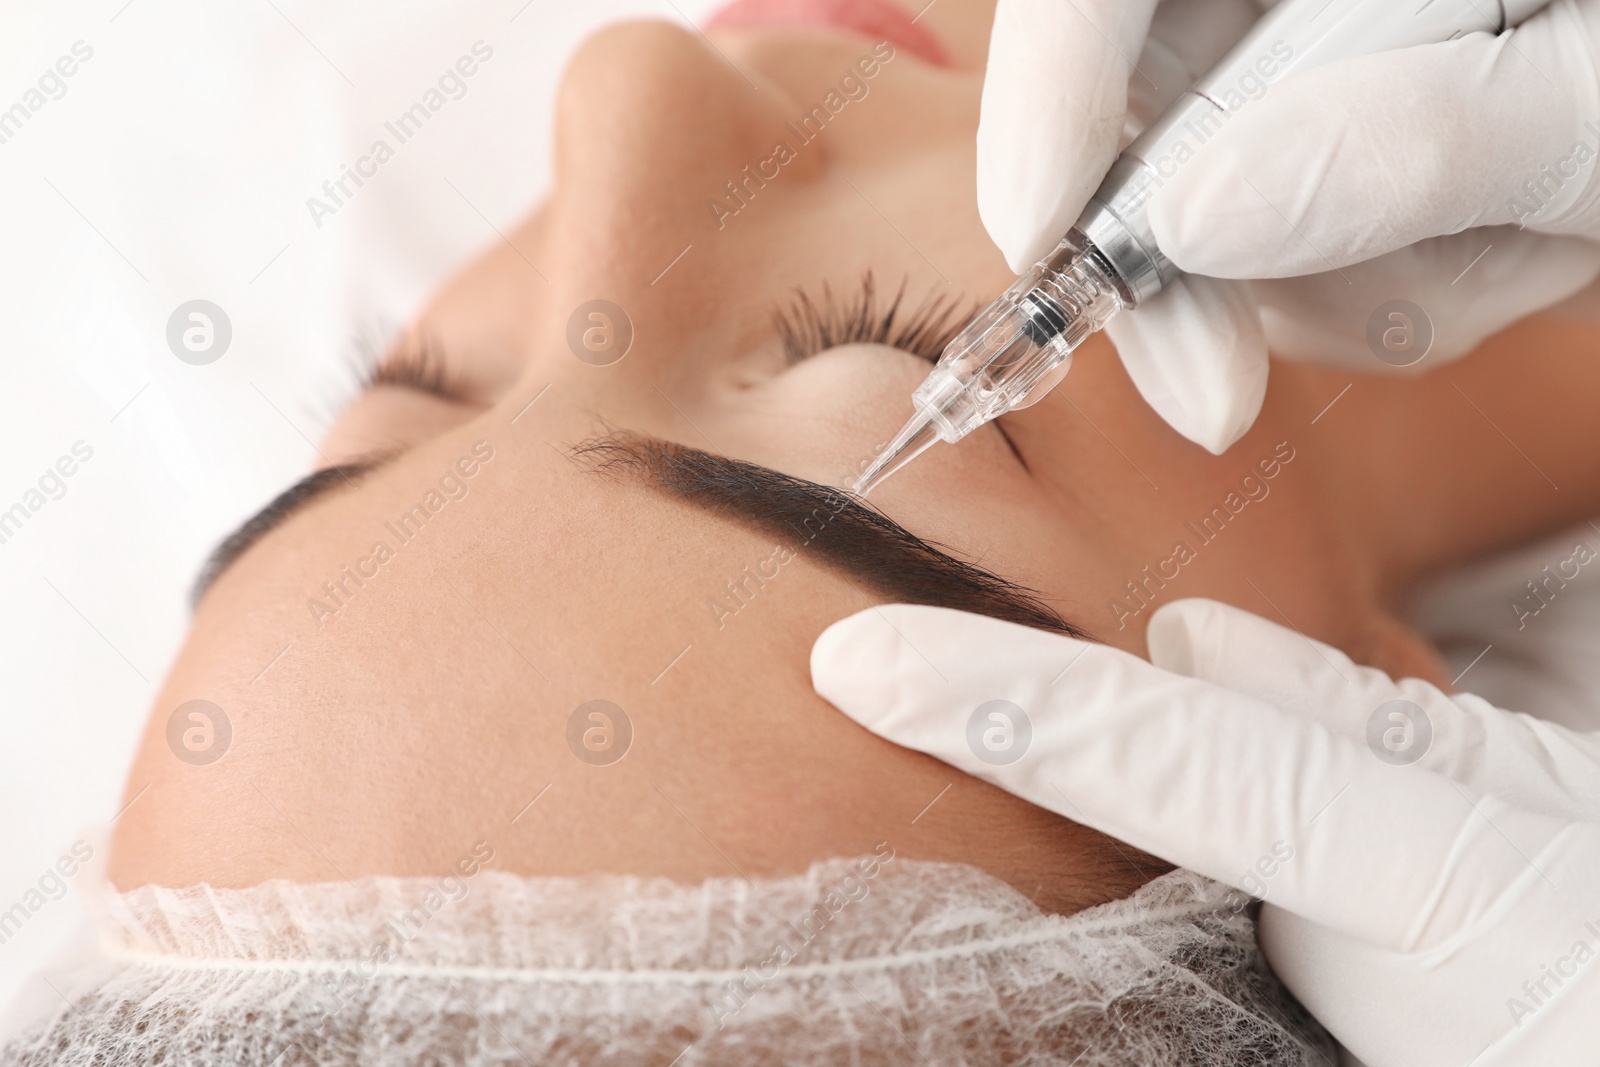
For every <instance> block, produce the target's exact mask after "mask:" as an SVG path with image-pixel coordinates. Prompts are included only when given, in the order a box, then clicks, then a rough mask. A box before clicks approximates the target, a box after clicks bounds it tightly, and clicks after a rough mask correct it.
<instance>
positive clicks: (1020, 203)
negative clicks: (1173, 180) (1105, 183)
mask: <svg viewBox="0 0 1600 1067" xmlns="http://www.w3.org/2000/svg"><path fill="white" fill-rule="evenodd" d="M1155 5H1156V0H1073V2H1071V3H1067V2H1064V0H1000V3H999V5H998V6H997V7H996V9H995V16H994V29H993V31H992V33H991V36H990V39H989V62H988V70H987V73H986V74H985V77H984V82H983V99H982V106H981V110H980V112H979V118H978V214H979V216H980V217H982V219H983V224H984V226H985V227H986V228H987V229H988V231H989V236H990V237H992V238H993V239H994V242H995V244H997V245H998V246H999V247H1000V251H1001V252H1002V253H1004V255H1005V257H1006V262H1007V263H1009V264H1010V265H1011V269H1012V270H1013V271H1015V272H1016V273H1018V274H1021V273H1023V272H1024V271H1025V270H1027V269H1028V268H1029V267H1031V266H1032V265H1033V264H1034V263H1035V262H1037V261H1038V260H1040V259H1042V258H1043V257H1044V256H1045V254H1046V253H1048V252H1049V251H1050V250H1051V249H1052V248H1054V247H1055V246H1056V244H1057V243H1059V242H1060V240H1061V238H1062V237H1063V236H1065V234H1066V232H1067V230H1068V228H1070V227H1071V226H1072V224H1073V223H1074V222H1076V221H1077V218H1078V215H1079V214H1080V213H1081V212H1082V211H1083V206H1084V205H1085V204H1087V203H1088V202H1089V196H1090V194H1091V193H1093V192H1094V190H1095V189H1096V187H1098V186H1099V184H1100V180H1101V178H1103V177H1104V176H1105V173H1106V170H1107V169H1108V168H1109V167H1110V166H1111V162H1112V160H1113V159H1115V158H1116V154H1117V150H1118V147H1119V137H1120V135H1121V133H1122V124H1123V114H1124V111H1125V110H1126V108H1127V96H1128V76H1129V75H1130V74H1131V73H1132V72H1133V64H1134V62H1135V61H1136V60H1137V58H1138V55H1139V51H1140V49H1141V47H1142V46H1143V44H1144V37H1145V33H1146V31H1147V30H1148V29H1149V27H1150V15H1151V12H1152V11H1154V9H1155Z"/></svg>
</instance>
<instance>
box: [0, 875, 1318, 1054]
mask: <svg viewBox="0 0 1600 1067" xmlns="http://www.w3.org/2000/svg"><path fill="white" fill-rule="evenodd" d="M1249 903H1250V901H1249V898H1248V897H1245V896H1243V895H1242V894H1239V893H1237V892H1234V891H1233V890H1230V889H1228V888H1226V887H1224V886H1221V885H1218V884H1217V883H1214V882H1211V881H1208V880H1206V879H1204V878H1201V877H1199V876H1198V875H1195V874H1192V873H1189V872H1187V871H1177V872H1174V873H1172V874H1169V875H1166V876H1165V877H1163V878H1160V879H1157V880H1156V881H1154V882H1152V883H1150V884H1149V885H1147V886H1145V887H1144V888H1143V889H1141V890H1140V891H1139V892H1137V893H1135V894H1134V895H1133V896H1132V897H1130V898H1128V899H1126V900H1120V901H1116V902H1113V903H1110V904H1105V905H1102V906H1100V907H1097V908H1093V909H1091V910H1089V911H1085V912H1081V913H1079V914H1077V915H1073V916H1070V917H1060V916H1052V915H1047V914H1045V913H1043V912H1041V911H1040V910H1039V909H1038V908H1037V907H1036V906H1035V905H1033V904H1032V903H1031V902H1030V901H1028V900H1027V899H1026V898H1025V897H1023V896H1022V895H1021V894H1019V893H1017V892H1016V891H1015V890H1013V889H1011V888H1010V887H1009V886H1007V885H1005V884H1004V883H1002V882H1000V881H998V880H996V879H994V878H992V877H990V876H989V875H987V874H984V873H982V872H980V871H978V870H976V869H974V868H971V867H966V866H961V865H951V864H932V863H920V862H914V861H911V860H906V859H896V858H894V855H893V852H892V850H880V855H877V856H873V857H868V858H865V859H859V860H830V861H827V862H823V863H818V864H816V865H814V866H813V867H812V868H811V869H810V870H809V871H808V872H807V873H806V874H804V875H801V876H796V877H790V878H779V879H772V880H763V881H757V882H746V881H744V880H742V879H714V880H711V881H708V882H706V883H704V884H703V885H700V886H683V885H678V884H675V883H672V882H668V881H665V880H661V879H640V878H631V877H620V876H602V877H591V878H582V879H577V878H523V877H518V876H513V875H509V874H505V873H501V872H497V871H493V870H481V871H479V872H478V873H476V874H475V875H474V876H472V877H450V878H445V879H437V880H435V879H414V878H406V879H401V878H366V879H361V880H359V881H356V882H354V883H323V884H311V885H304V884H295V883H291V882H283V881H276V882H269V883H266V884H263V885H260V886H256V887H253V888H249V889H217V888H213V887H210V886H206V885H199V886H191V887H188V888H184V889H162V888H157V887H145V888H143V889H139V890H136V891H133V892H130V893H121V894H118V893H106V894H105V895H104V896H103V897H102V898H101V899H100V901H99V904H98V910H99V911H100V912H101V917H100V923H99V925H100V928H101V929H100V934H101V949H100V952H99V953H98V955H97V957H96V958H95V959H94V960H93V961H92V962H90V963H88V964H87V965H85V966H82V967H80V968H78V969H76V970H75V971H73V972H70V974H69V975H68V977H67V978H66V982H65V984H63V980H62V978H61V977H60V976H56V977H55V978H54V979H53V980H54V981H55V984H56V986H57V987H58V988H59V989H60V990H61V992H62V994H63V999H58V1000H57V1001H56V1010H55V1011H54V1012H53V1014H46V1015H44V1016H42V1017H39V1018H36V1019H34V1020H33V1021H32V1022H31V1023H30V1024H28V1025H27V1026H25V1027H24V1028H23V1029H21V1030H19V1031H16V1032H15V1033H14V1034H13V1036H12V1037H11V1038H10V1039H9V1040H8V1041H7V1042H6V1044H5V1047H4V1049H3V1050H0V1062H3V1063H5V1064H8V1065H9V1064H59V1065H76V1064H96V1065H116V1064H172V1065H190V1064H241V1065H242V1064H251V1065H261V1067H267V1065H275V1067H301V1065H310V1064H317V1065H333V1064H339V1065H345V1064H349V1065H355V1064H360V1065H363V1067H388V1065H398V1064H466V1065H478V1064H508V1065H510V1064H516V1065H522V1067H526V1065H535V1064H536V1065H539V1067H564V1065H573V1067H577V1065H584V1067H598V1065H612V1064H618V1065H621V1064H627V1065H630V1067H634V1065H640V1064H657V1065H660V1067H668V1065H669V1064H670V1065H672V1067H703V1065H709V1064H719V1065H720V1064H760V1065H771V1064H784V1065H788V1067H808V1065H813V1064H815V1065H822V1064H827V1065H840V1064H857V1065H865V1064H891V1063H893V1064H899V1063H906V1064H929V1065H938V1067H945V1065H958V1064H959V1065H966V1064H972V1065H978V1064H983V1065H993V1064H1038V1065H1044V1064H1059V1065H1062V1067H1066V1065H1069V1064H1071V1065H1074V1067H1108V1065H1112V1064H1116V1065H1133V1064H1137V1065H1140V1067H1148V1065H1156V1064H1207V1065H1219V1067H1227V1065H1243V1064H1249V1065H1252V1067H1258V1065H1266V1064H1332V1063H1333V1062H1334V1059H1333V1046H1332V1044H1331V1042H1330V1040H1329V1039H1328V1037H1327V1035H1326V1034H1324V1033H1323V1032H1322V1031H1321V1030H1320V1029H1319V1028H1317V1026H1316V1025H1315V1024H1314V1023H1313V1022H1312V1021H1311V1020H1310V1019H1309V1017H1308V1016H1307V1015H1306V1014H1305V1012H1304V1011H1303V1009H1301V1008H1300V1007H1299V1006H1298V1005H1296V1004H1295V1003H1294V1002H1293V1000H1292V999H1291V998H1290V996H1289V994H1288V993H1287V992H1286V991H1285V990H1284V989H1283V988H1282V987H1281V986H1280V985H1279V984H1278V983H1277V982H1276V980H1275V979H1274V978H1273V977H1272V975H1271V974H1270V972H1269V971H1268V970H1267V969H1266V966H1265V964H1264V963H1263V961H1262V959H1261V956H1260V953H1259V951H1258V949H1257V947H1256V940H1255V924H1254V923H1253V921H1252V920H1251V917H1250V913H1249ZM63 1000H64V1001H65V1002H63Z"/></svg>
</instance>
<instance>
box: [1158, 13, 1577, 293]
mask: <svg viewBox="0 0 1600 1067" xmlns="http://www.w3.org/2000/svg"><path fill="white" fill-rule="evenodd" d="M1569 4H1570V0H1555V3H1554V4H1552V7H1551V9H1549V10H1547V11H1546V12H1544V13H1541V15H1539V16H1537V17H1536V18H1535V19H1534V20H1533V21H1532V22H1530V23H1529V24H1528V25H1526V26H1524V27H1521V28H1519V29H1518V30H1517V31H1515V32H1514V33H1512V34H1503V35H1501V36H1499V37H1493V36H1490V35H1488V34H1482V33H1477V34H1470V35H1468V36H1466V37H1462V38H1459V39H1457V40H1454V41H1449V42H1445V43H1442V44H1433V45H1424V46H1420V47H1415V48H1404V49H1397V50H1394V51H1389V52H1381V53H1378V54H1374V55H1367V56H1361V57H1357V58H1353V59H1348V60H1341V61H1339V62H1336V63H1330V64H1327V65H1326V66H1321V67H1316V68H1313V69H1311V70H1306V71H1302V72H1298V73H1296V74H1294V75H1291V76H1290V77H1288V78H1286V79H1284V80H1283V81H1282V82H1279V83H1277V84H1275V85H1273V86H1272V88H1271V89H1270V91H1268V92H1267V94H1266V95H1265V96H1264V97H1262V98H1261V99H1260V100H1258V101H1255V102H1252V103H1250V104H1249V105H1247V106H1246V107H1244V108H1242V109H1240V110H1239V111H1237V112H1236V113H1234V115H1233V117H1232V118H1231V119H1230V120H1229V121H1228V122H1227V123H1226V124H1225V125H1224V126H1223V127H1222V128H1221V131H1220V132H1219V133H1218V134H1217V135H1216V136H1215V137H1214V138H1213V139H1212V140H1211V141H1209V142H1208V143H1207V144H1206V145H1205V146H1204V147H1203V149H1202V150H1201V151H1199V152H1198V153H1197V154H1196V156H1195V158H1194V159H1192V160H1191V161H1190V162H1188V163H1187V164H1186V165H1185V166H1183V167H1182V168H1181V169H1179V171H1178V173H1177V174H1176V175H1174V176H1173V177H1172V178H1171V179H1170V180H1169V181H1167V182H1166V183H1165V185H1164V186H1162V188H1160V189H1159V190H1158V191H1157V192H1156V194H1155V196H1153V197H1152V198H1151V201H1150V206H1149V219H1150V225H1151V227H1152V229H1153V230H1154V232H1155V235H1156V239H1157V241H1158V242H1159V243H1160V245H1161V248H1162V250H1163V251H1164V252H1165V253H1166V254H1167V255H1168V256H1169V257H1170V258H1171V259H1172V261H1173V262H1174V263H1176V264H1177V265H1178V266H1180V267H1182V268H1183V269H1184V270H1187V271H1192V272H1195V273H1200V274H1209V275H1212V276H1215V277H1223V278H1273V277H1286V276H1291V275H1299V274H1309V273H1313V272H1321V271H1327V270H1333V269H1336V268H1340V267H1344V266H1347V265H1349V264H1351V263H1358V262H1360V261H1362V260H1366V259H1371V258H1372V257H1374V256H1379V255H1383V254H1384V253H1386V252H1391V251H1393V250H1394V249H1396V248H1401V247H1404V246H1405V245H1409V244H1412V243H1414V242H1416V241H1419V240H1422V239H1424V238H1427V237H1433V236H1437V235H1439V234H1445V233H1454V232H1457V231H1459V230H1463V229H1466V228H1468V227H1471V226H1483V225H1492V224H1499V223H1507V222H1516V221H1519V220H1518V219H1517V218H1516V217H1515V214H1514V212H1513V210H1512V207H1511V205H1512V203H1513V199H1514V197H1515V196H1516V195H1517V194H1518V192H1519V191H1520V190H1522V188H1523V186H1524V185H1525V184H1526V183H1527V182H1528V181H1529V179H1530V178H1531V177H1535V176H1537V175H1538V174H1539V167H1540V166H1541V165H1542V164H1548V165H1555V164H1556V163H1558V162H1559V161H1562V160H1565V159H1567V158H1568V157H1569V156H1570V155H1571V154H1572V152H1573V146H1574V144H1575V143H1576V142H1577V141H1578V140H1579V139H1580V135H1582V134H1583V133H1584V125H1583V124H1584V122H1585V120H1586V119H1588V118H1590V117H1591V116H1589V115H1587V114H1585V109H1586V108H1593V107H1594V104H1595V101H1596V100H1597V99H1600V89H1597V88H1596V86H1595V84H1594V82H1595V75H1594V62H1593V59H1592V58H1591V57H1590V56H1589V55H1588V54H1587V51H1586V48H1587V47H1588V45H1587V43H1586V42H1585V41H1584V40H1583V34H1582V33H1581V32H1571V31H1570V30H1569V31H1568V32H1566V33H1564V34H1563V33H1558V32H1550V31H1548V30H1540V31H1539V32H1531V31H1533V30H1534V29H1535V25H1534V24H1535V23H1540V24H1544V25H1547V26H1548V25H1551V24H1556V25H1558V26H1559V23H1557V22H1556V19H1555V18H1554V17H1553V16H1555V15H1556V14H1557V9H1561V8H1564V7H1566V6H1568V5H1569ZM1579 29H1580V30H1581V27H1580V28H1579ZM1547 71H1548V72H1555V76H1554V77H1552V76H1550V75H1548V74H1546V73H1545V72H1547ZM1575 83H1577V84H1575ZM1397 100H1401V101H1404V102H1405V103H1404V106H1402V107H1397V106H1396V105H1395V101H1397ZM1592 173H1593V168H1587V169H1582V170H1580V173H1579V175H1578V176H1577V177H1576V178H1574V179H1573V180H1572V181H1569V182H1567V183H1566V186H1565V187H1564V188H1563V189H1562V190H1560V191H1558V192H1557V193H1556V196H1557V198H1558V199H1560V200H1562V201H1563V203H1562V204H1556V205H1555V206H1554V208H1553V209H1552V213H1553V215H1559V214H1560V213H1561V211H1562V210H1563V208H1564V202H1565V201H1567V200H1569V199H1570V198H1572V197H1576V196H1579V195H1581V194H1582V192H1583V187H1584V185H1585V183H1586V182H1587V181H1588V176H1589V175H1590V174H1592ZM1374 175H1381V176H1382V177H1381V181H1382V190H1381V195H1375V193H1374V189H1373V181H1374V177H1373V176H1374Z"/></svg>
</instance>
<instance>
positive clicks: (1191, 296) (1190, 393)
mask: <svg viewBox="0 0 1600 1067" xmlns="http://www.w3.org/2000/svg"><path fill="white" fill-rule="evenodd" d="M1106 334H1107V336H1109V337H1110V338H1111V342H1112V344H1114V345H1116V346H1117V352H1118V354H1119V355H1121V357H1122V362H1123V365H1124V366H1125V367H1127V369H1128V376H1129V377H1130V378H1132V379H1133V384H1134V385H1135V386H1137V387H1138V390H1139V395H1140V396H1142V397H1144V399H1145V402H1146V403H1148V404H1149V405H1150V406H1151V407H1152V408H1154V409H1155V411H1156V414H1158V415H1160V416H1161V417H1162V418H1163V419H1165V420H1166V421H1167V423H1168V424H1169V425H1171V426H1172V428H1173V429H1174V430H1177V431H1178V432H1179V433H1181V434H1183V436H1185V437H1187V438H1188V439H1189V440H1191V441H1193V442H1194V443H1195V444H1198V445H1200V446H1202V447H1203V448H1205V449H1207V450H1209V451H1211V452H1213V453H1215V454H1217V455H1221V454H1222V453H1223V452H1226V451H1227V450H1228V447H1229V446H1230V445H1232V444H1233V443H1234V442H1235V441H1237V440H1238V439H1239V438H1241V437H1243V436H1244V435H1245V433H1246V431H1248V430H1249V429H1250V426H1251V424H1253V423H1254V422H1255V421H1256V416H1257V415H1258V414H1260V412H1261V402H1262V400H1263V399H1264V398H1265V397H1266V395H1267V341H1266V337H1265V335H1264V334H1263V332H1262V329H1261V315H1260V312H1259V311H1258V309H1257V307H1256V303H1255V300H1254V299H1253V298H1252V297H1251V295H1250V289H1249V287H1248V286H1247V285H1244V284H1242V283H1239V282H1226V281H1219V280H1217V279H1215V278H1202V277H1199V276H1195V275H1187V276H1183V277H1180V278H1178V279H1177V280H1176V281H1174V282H1172V283H1171V284H1169V285H1167V286H1166V288H1164V289H1162V290H1161V292H1160V293H1158V294H1157V295H1156V296H1155V298H1154V299H1152V300H1149V301H1146V302H1145V303H1143V304H1140V305H1139V306H1138V307H1137V308H1135V309H1134V310H1133V311H1130V312H1125V313H1123V314H1121V315H1118V316H1116V317H1115V318H1113V319H1112V320H1111V321H1110V322H1109V323H1107V324H1106Z"/></svg>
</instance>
